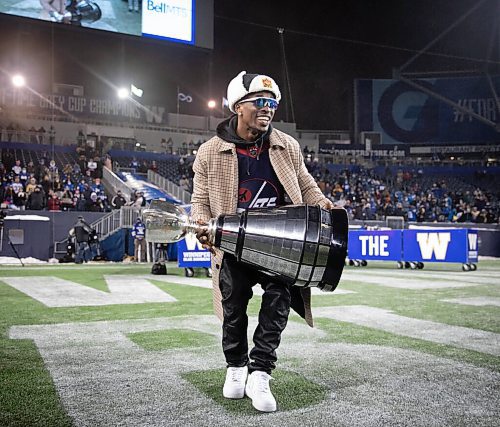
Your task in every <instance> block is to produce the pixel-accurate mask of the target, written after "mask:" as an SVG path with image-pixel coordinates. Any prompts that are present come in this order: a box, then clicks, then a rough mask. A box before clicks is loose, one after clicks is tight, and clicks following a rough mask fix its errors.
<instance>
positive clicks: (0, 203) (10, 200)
mask: <svg viewBox="0 0 500 427" xmlns="http://www.w3.org/2000/svg"><path fill="white" fill-rule="evenodd" d="M14 206H15V205H14V190H13V189H12V186H11V185H10V184H6V185H3V186H2V187H0V207H2V208H7V209H12V208H14Z"/></svg>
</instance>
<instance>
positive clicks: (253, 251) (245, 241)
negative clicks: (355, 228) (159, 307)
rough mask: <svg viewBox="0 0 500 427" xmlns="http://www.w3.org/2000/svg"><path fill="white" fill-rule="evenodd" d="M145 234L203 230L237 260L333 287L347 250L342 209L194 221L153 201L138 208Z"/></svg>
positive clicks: (302, 282)
mask: <svg viewBox="0 0 500 427" xmlns="http://www.w3.org/2000/svg"><path fill="white" fill-rule="evenodd" d="M142 217H143V221H144V224H145V225H146V229H147V232H148V239H151V240H155V241H164V242H168V243H172V242H177V241H179V240H180V239H182V238H183V236H184V235H185V234H186V233H188V232H194V233H196V232H198V231H201V230H206V231H207V233H208V236H209V241H210V243H211V244H212V245H213V246H215V247H216V248H219V249H221V250H222V251H224V252H226V253H230V254H232V255H234V256H235V257H236V258H237V259H238V261H241V262H244V263H246V264H248V265H250V266H252V267H253V268H255V269H257V270H259V271H261V272H262V273H264V274H267V275H270V276H276V277H279V278H280V279H281V280H283V281H285V282H287V283H290V284H292V285H295V286H299V287H313V286H316V287H318V288H320V289H322V290H324V291H330V292H331V291H334V290H335V288H336V287H337V284H338V282H339V280H340V276H341V275H342V270H343V268H344V263H345V257H346V255H347V235H348V220H347V212H346V211H345V209H341V208H340V209H332V210H325V209H321V208H320V207H319V206H310V205H306V204H302V205H288V206H282V207H279V208H273V209H252V210H247V211H244V212H242V213H237V214H228V215H219V216H218V217H217V218H213V219H211V220H210V222H209V223H208V224H207V225H199V224H196V223H194V222H193V221H191V220H190V219H189V216H188V215H187V214H186V213H185V212H184V211H183V210H182V209H181V208H179V207H177V206H176V205H173V204H171V203H169V202H166V201H163V200H153V201H152V202H151V204H150V205H149V208H148V209H144V210H143V211H142Z"/></svg>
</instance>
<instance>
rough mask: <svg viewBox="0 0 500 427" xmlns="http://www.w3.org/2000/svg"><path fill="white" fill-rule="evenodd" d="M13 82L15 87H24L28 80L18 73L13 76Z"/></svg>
mask: <svg viewBox="0 0 500 427" xmlns="http://www.w3.org/2000/svg"><path fill="white" fill-rule="evenodd" d="M12 84H13V85H14V86H15V87H23V86H24V85H25V84H26V80H25V78H24V77H23V76H21V75H20V74H16V75H15V76H13V77H12Z"/></svg>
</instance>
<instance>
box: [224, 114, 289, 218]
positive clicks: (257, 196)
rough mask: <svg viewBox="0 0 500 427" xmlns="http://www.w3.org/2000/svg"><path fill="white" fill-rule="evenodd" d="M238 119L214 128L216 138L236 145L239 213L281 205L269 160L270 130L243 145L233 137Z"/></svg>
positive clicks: (281, 194) (279, 187)
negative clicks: (241, 210) (244, 210)
mask: <svg viewBox="0 0 500 427" xmlns="http://www.w3.org/2000/svg"><path fill="white" fill-rule="evenodd" d="M237 125H238V116H236V115H234V116H232V117H230V118H229V119H227V120H224V121H223V122H221V123H220V124H219V126H217V136H218V137H219V138H222V139H223V140H224V141H227V142H230V143H233V144H235V145H236V154H237V156H238V209H253V208H272V207H275V206H281V205H283V203H284V193H285V191H284V189H283V186H282V185H281V183H280V182H279V179H278V177H277V176H276V173H275V172H274V169H273V167H272V165H271V161H270V158H269V135H271V132H272V127H271V126H269V129H268V130H267V131H266V132H265V133H264V134H262V135H261V136H260V137H259V138H257V139H256V140H255V141H246V140H244V139H243V138H240V137H239V136H238V134H237V133H236V127H237Z"/></svg>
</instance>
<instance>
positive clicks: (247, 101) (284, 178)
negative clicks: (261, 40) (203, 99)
mask: <svg viewBox="0 0 500 427" xmlns="http://www.w3.org/2000/svg"><path fill="white" fill-rule="evenodd" d="M227 99H228V100H229V109H230V110H231V111H232V112H233V113H235V114H234V115H233V116H232V117H230V118H229V119H227V120H224V121H222V122H221V123H220V124H219V125H218V127H217V136H215V137H213V138H212V139H210V140H209V141H207V142H206V143H204V144H203V145H202V146H201V147H200V149H199V151H198V153H197V155H196V160H195V162H194V166H193V169H194V173H195V176H194V191H193V196H192V199H191V202H192V210H191V215H192V218H193V220H194V221H197V222H199V223H207V222H208V221H209V220H210V218H214V217H216V216H218V215H220V214H233V213H235V212H236V209H237V208H240V209H245V208H249V207H251V206H253V205H254V203H255V202H256V197H258V198H259V201H260V202H259V207H273V206H276V205H283V204H284V203H285V192H286V193H287V195H288V197H289V198H290V199H291V202H292V203H302V202H305V203H309V204H312V205H320V206H322V207H324V208H327V209H331V208H333V203H332V202H331V201H330V200H329V199H327V198H326V197H325V196H324V195H323V194H322V193H321V190H320V189H319V188H318V186H317V185H316V183H315V181H314V178H313V177H312V176H311V175H310V174H309V173H308V172H307V169H306V166H305V164H304V161H303V158H302V152H301V149H300V146H299V144H298V142H297V141H296V140H295V139H293V138H292V137H291V136H289V135H287V134H285V133H283V132H281V131H278V130H276V129H274V128H273V127H272V125H271V121H272V119H273V117H274V113H275V111H276V109H277V107H278V102H279V101H280V99H281V94H280V91H279V89H278V86H277V85H276V83H275V82H274V80H273V79H272V78H270V77H268V76H264V75H256V74H247V73H245V72H242V73H240V74H239V75H238V76H237V77H235V78H234V79H233V80H232V81H231V82H230V83H229V86H228V96H227ZM271 161H272V163H271ZM243 182H245V189H246V190H249V191H250V193H251V194H252V196H250V197H249V198H246V197H245V198H243V197H242V198H238V199H237V200H234V199H233V192H232V190H231V189H232V188H238V186H239V188H240V189H243V186H242V183H243ZM263 182H264V183H266V184H269V185H266V186H263ZM197 237H198V238H199V240H200V242H201V243H202V244H203V245H205V247H210V245H207V243H208V238H207V235H206V234H204V233H199V234H198V236H197ZM211 249H212V250H214V249H213V248H211ZM214 254H215V256H214V257H213V258H212V259H213V264H212V268H213V272H214V274H213V285H214V290H215V289H218V290H220V292H221V293H222V295H223V299H222V309H221V311H222V312H223V317H224V321H223V327H222V328H223V339H222V347H223V351H224V355H225V358H226V362H227V365H228V370H227V376H226V382H225V384H224V388H223V395H224V396H225V397H227V398H233V399H236V398H242V397H243V396H244V394H245V383H246V393H247V394H248V395H249V396H250V397H251V399H252V404H253V405H254V407H255V408H256V409H258V410H260V411H265V412H273V411H275V410H276V400H275V398H274V396H273V395H272V393H271V391H270V388H269V380H270V378H271V377H270V374H271V372H272V370H273V369H274V368H275V362H276V360H277V357H276V349H277V348H278V346H279V343H280V339H281V333H282V331H283V330H284V328H285V326H286V324H287V320H288V315H289V311H290V307H291V306H293V307H295V308H298V307H300V309H299V311H300V312H301V314H302V316H303V317H305V318H306V319H307V320H308V322H309V323H310V324H311V321H312V318H311V317H310V306H309V305H308V303H307V302H306V301H309V298H310V289H303V290H301V292H293V294H292V293H291V290H290V287H289V286H288V285H287V284H285V283H283V282H281V281H280V280H279V279H276V278H271V277H262V276H260V275H259V274H257V272H256V271H255V270H253V269H251V268H248V266H245V265H244V264H241V263H240V262H238V261H237V260H236V258H235V257H233V256H231V255H228V254H223V253H222V252H220V251H219V250H214ZM216 265H217V267H216ZM257 282H259V283H260V284H261V286H262V288H263V290H264V295H263V297H262V304H261V307H260V312H259V324H258V326H257V329H256V331H255V334H254V344H255V346H254V348H253V349H252V350H251V352H250V355H249V354H248V348H247V347H248V345H247V327H248V318H247V314H246V312H247V305H248V302H249V300H250V298H251V297H252V290H251V288H252V286H254V285H255V284H256V283H257ZM248 371H250V375H249V377H248V382H247V372H248Z"/></svg>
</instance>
